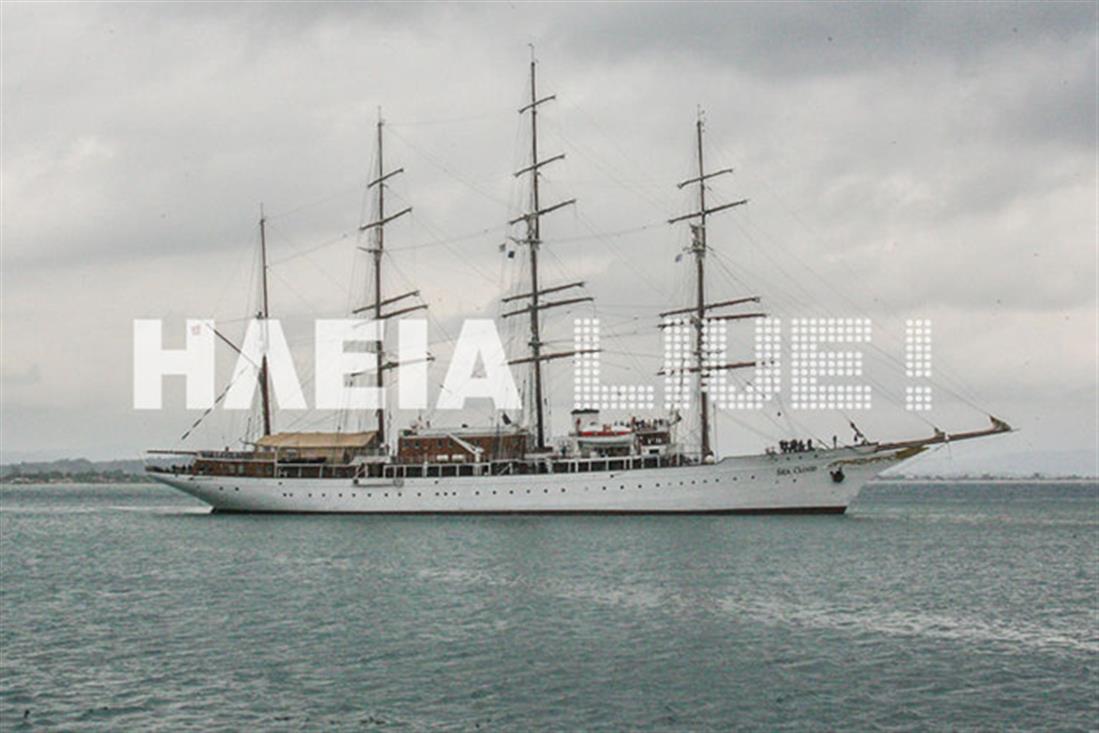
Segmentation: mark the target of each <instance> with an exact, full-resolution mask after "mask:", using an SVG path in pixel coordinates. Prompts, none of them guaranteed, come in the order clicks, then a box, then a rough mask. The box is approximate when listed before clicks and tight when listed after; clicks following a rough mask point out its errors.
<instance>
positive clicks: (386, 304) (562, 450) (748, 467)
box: [149, 59, 1011, 514]
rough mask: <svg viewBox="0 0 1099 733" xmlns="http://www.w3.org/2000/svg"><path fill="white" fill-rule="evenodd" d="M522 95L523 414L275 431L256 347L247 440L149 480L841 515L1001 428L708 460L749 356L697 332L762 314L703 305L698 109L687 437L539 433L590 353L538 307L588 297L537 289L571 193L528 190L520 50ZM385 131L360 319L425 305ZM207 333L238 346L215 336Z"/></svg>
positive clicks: (413, 505)
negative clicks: (913, 462) (254, 398)
mask: <svg viewBox="0 0 1099 733" xmlns="http://www.w3.org/2000/svg"><path fill="white" fill-rule="evenodd" d="M529 91H530V100H529V103H528V104H526V105H525V106H523V107H522V108H521V109H520V110H519V113H520V115H529V120H530V132H531V147H530V161H529V165H527V166H526V167H524V168H523V169H522V170H520V171H518V172H517V173H516V174H515V175H516V176H517V177H518V176H527V177H528V180H529V182H530V189H529V192H530V197H529V209H528V210H527V211H526V212H525V213H523V214H522V215H521V216H519V217H517V218H515V219H513V220H512V221H510V222H509V225H520V226H523V227H524V228H525V236H523V237H520V238H517V239H516V240H515V241H516V243H517V244H518V245H519V246H521V247H522V248H525V250H526V255H527V256H528V257H529V278H530V279H529V289H526V290H525V292H522V293H518V294H515V295H510V296H507V297H505V298H503V301H504V303H505V304H515V305H514V307H511V306H509V307H511V310H508V311H507V312H504V313H502V314H501V317H503V318H510V317H525V318H526V320H527V321H528V323H529V342H528V346H529V353H528V354H526V355H524V356H522V357H519V358H516V359H513V360H512V361H511V362H510V364H511V365H516V366H522V367H525V368H527V369H529V370H530V375H529V384H530V386H531V389H530V390H529V399H528V403H529V404H528V406H527V409H526V410H525V420H523V421H522V422H521V423H519V424H517V423H513V422H512V421H511V420H510V419H509V418H508V417H507V415H506V414H500V415H499V416H498V417H499V418H500V419H499V420H498V421H497V423H496V424H495V425H492V426H486V427H470V426H468V425H462V426H461V427H449V428H447V427H434V428H433V427H430V426H427V425H424V424H422V423H421V422H420V421H417V422H416V423H415V424H414V425H412V426H411V427H408V428H405V429H402V430H400V431H399V433H398V434H397V435H396V436H395V440H392V439H390V437H389V436H388V435H387V412H386V409H385V408H384V407H379V408H378V409H377V410H376V412H375V415H374V418H375V427H374V429H373V430H368V431H359V432H342V431H341V432H312V433H309V432H274V431H273V418H272V406H271V398H270V390H269V374H268V360H267V357H266V356H263V357H262V360H261V362H260V364H258V382H259V393H260V410H261V415H262V435H261V436H260V437H258V439H256V440H255V441H254V442H253V443H250V444H249V445H248V449H247V450H238V451H234V450H228V449H226V450H224V451H206V450H198V451H185V450H167V451H150V453H155V454H173V455H179V456H183V457H184V458H185V460H184V461H183V462H182V463H181V464H179V465H173V466H170V467H163V466H150V467H149V475H150V476H151V477H152V478H153V479H155V480H157V481H159V482H161V483H163V484H166V485H168V486H170V487H173V488H175V489H178V490H180V491H183V492H185V493H187V494H190V495H191V496H194V497H196V498H198V499H200V500H201V501H203V502H205V503H207V504H209V505H210V506H212V507H213V509H214V511H218V512H294V513H326V512H327V513H556V512H561V513H568V512H586V513H674V512H686V513H703V512H712V513H837V514H839V513H843V512H845V511H846V510H847V507H848V506H849V505H850V503H851V501H852V500H853V499H854V498H855V497H856V495H857V494H858V493H859V491H860V489H861V488H862V486H863V485H864V484H865V483H866V482H868V481H870V480H871V479H873V478H874V477H876V476H877V475H879V474H880V473H881V472H883V471H884V470H886V469H888V468H890V467H892V466H896V465H897V464H899V463H900V462H902V461H905V460H907V459H910V458H912V457H914V456H916V455H918V454H920V453H922V452H924V451H926V450H928V449H929V448H931V447H932V446H936V445H940V444H943V443H947V442H956V441H960V440H966V439H972V438H979V437H985V436H989V435H994V434H998V433H1004V432H1008V431H1010V430H1011V428H1010V426H1008V425H1007V424H1006V423H1004V422H1003V421H1001V420H998V419H996V418H994V417H991V416H990V420H991V423H992V425H991V427H990V428H988V429H983V430H974V431H969V432H962V433H955V434H952V435H948V434H946V433H943V432H940V431H938V430H936V431H935V433H934V435H932V436H930V437H923V438H916V439H911V440H901V441H895V442H872V441H869V440H867V439H865V438H864V437H862V436H861V435H860V434H859V433H858V431H857V429H856V435H857V439H856V441H855V442H854V443H852V444H847V445H840V444H839V443H838V442H837V441H835V440H833V444H832V445H825V444H823V443H821V442H819V441H812V440H805V441H801V440H789V441H780V442H779V445H776V446H775V447H773V448H767V449H766V450H765V451H764V452H763V453H760V454H756V455H739V456H730V457H724V458H721V457H718V456H716V455H715V452H714V448H713V445H712V439H713V425H712V416H711V407H712V404H711V403H712V399H711V396H710V395H709V393H708V383H709V380H710V379H712V378H713V376H714V375H715V374H718V373H720V372H723V371H727V370H734V369H751V368H755V367H757V366H760V365H757V364H756V363H755V362H754V361H743V362H734V363H725V364H721V363H715V360H714V358H713V356H714V354H713V353H712V352H711V350H710V349H708V348H707V345H706V339H705V338H704V332H705V329H706V328H707V326H708V324H712V323H718V322H722V321H730V320H741V319H753V318H760V317H763V316H765V314H764V313H756V312H752V313H745V312H739V311H735V310H734V311H732V312H729V311H728V310H726V309H728V308H736V307H737V306H740V305H744V304H747V303H756V302H759V300H760V299H759V298H758V297H740V298H732V299H728V300H722V301H710V300H708V295H707V293H708V289H707V279H706V257H707V253H708V252H712V250H711V249H710V245H709V244H708V243H707V236H706V234H707V221H708V219H709V217H711V216H712V215H714V214H717V213H719V212H721V211H724V210H727V209H732V208H734V207H737V206H742V205H744V204H746V203H747V200H746V199H744V200H739V201H733V202H730V203H724V204H719V205H710V204H708V202H707V200H706V192H707V182H708V181H710V180H711V179H713V178H716V177H718V176H721V175H724V174H727V173H730V172H731V169H723V170H715V171H708V170H707V169H706V167H705V163H704V154H703V119H702V116H701V114H700V115H699V119H698V121H697V123H696V125H695V130H694V133H695V135H694V137H695V144H696V148H697V172H696V175H694V176H693V177H692V178H690V179H688V180H686V181H683V182H681V183H680V184H679V186H678V187H679V188H680V189H683V188H687V187H693V188H695V189H696V190H697V209H696V210H695V211H692V212H691V213H687V214H684V215H682V216H678V217H675V218H673V219H671V220H669V223H670V224H674V223H677V222H681V221H683V222H688V224H689V227H690V233H691V239H690V242H691V243H690V246H689V248H688V254H690V256H691V257H692V258H693V262H694V283H693V285H694V287H693V290H694V298H693V301H694V302H693V303H691V304H690V305H688V306H685V307H681V308H675V309H673V310H670V311H667V312H665V313H662V314H660V315H661V318H663V319H664V321H663V323H661V324H660V327H662V328H663V327H680V328H682V329H686V330H688V331H689V332H690V340H691V346H692V348H691V349H690V354H689V357H688V358H687V359H684V360H680V361H679V362H678V363H673V364H671V365H666V366H665V370H664V372H663V373H674V374H675V375H676V377H677V379H678V380H679V381H680V383H681V384H682V385H686V386H687V387H688V388H689V390H690V391H691V393H692V395H691V404H692V406H694V407H695V409H694V410H693V412H694V413H695V415H694V416H692V417H693V418H694V419H697V425H696V430H697V432H696V434H697V436H698V440H697V445H690V446H688V445H687V442H686V441H681V440H679V438H678V435H679V434H680V433H681V432H684V430H683V428H684V422H685V421H684V420H682V418H681V417H680V415H679V413H678V412H671V413H670V414H669V415H668V416H666V417H664V418H655V419H654V418H641V417H637V416H632V417H628V418H627V419H624V420H618V421H607V420H605V419H602V418H601V416H600V413H599V411H598V410H595V409H591V408H590V407H583V408H582V409H576V410H573V411H572V414H571V417H572V420H571V423H572V424H571V429H570V432H569V434H568V435H566V436H563V437H561V438H559V439H556V440H552V439H551V438H550V436H549V435H548V431H547V420H546V410H545V406H546V404H547V395H546V390H545V380H544V375H543V371H544V365H545V364H546V363H547V362H551V361H555V360H559V359H565V358H568V357H572V358H573V359H574V360H575V359H578V358H579V357H581V356H583V355H584V354H587V353H591V352H595V351H598V349H597V348H591V349H581V348H579V347H578V348H577V349H575V350H572V351H553V352H551V351H546V350H544V347H545V346H546V344H547V341H546V340H545V339H544V338H543V336H542V333H541V328H542V314H543V312H545V311H546V310H549V309H552V308H557V307H562V306H568V305H572V304H576V303H581V302H587V301H591V300H592V298H591V297H588V296H574V297H562V296H560V295H556V294H558V293H562V292H563V291H567V290H572V289H574V288H578V287H582V286H583V283H578V282H576V283H566V284H561V285H550V286H546V285H545V284H544V283H543V282H542V281H541V279H540V275H539V250H540V246H541V244H542V219H543V217H545V216H546V215H548V214H550V213H552V212H554V211H557V210H559V209H562V208H564V207H566V206H569V205H571V204H573V203H575V199H572V200H567V201H561V202H556V203H552V204H548V205H545V204H543V202H542V200H541V195H540V191H539V177H540V170H541V169H542V168H543V167H544V166H547V165H549V164H551V163H554V162H555V161H558V160H560V159H562V158H564V155H553V156H548V157H540V153H539V149H538V113H539V108H540V107H541V105H543V104H545V103H547V102H549V101H551V100H553V99H554V98H555V96H554V95H549V96H543V97H539V96H538V89H537V78H536V63H535V61H534V60H533V59H532V60H531V63H530V90H529ZM384 128H385V125H384V121H383V120H382V119H381V118H380V116H379V120H378V123H377V155H376V164H377V169H376V174H375V175H374V177H373V179H372V180H371V181H370V182H369V183H368V184H367V189H368V191H371V192H372V195H373V196H374V197H375V199H374V204H375V209H374V211H375V213H376V218H375V220H374V221H371V222H368V223H366V224H364V225H362V226H361V227H360V232H362V233H364V234H365V235H366V236H368V238H369V241H370V246H369V247H368V248H366V249H367V252H368V254H369V256H370V261H371V266H372V302H371V303H369V304H368V305H365V306H363V307H361V308H356V309H354V310H353V313H355V314H363V313H368V314H369V315H370V316H371V317H372V319H373V320H376V321H380V322H383V323H386V322H390V321H392V320H394V319H397V318H400V317H401V316H404V315H407V314H411V313H414V312H417V311H421V310H423V309H425V308H427V304H426V303H425V302H416V301H417V299H418V298H419V296H420V293H419V291H415V290H414V291H410V292H405V293H400V294H396V295H387V293H386V291H385V288H384V287H383V286H384V280H383V253H384V251H385V250H384V247H385V227H386V225H387V224H389V223H390V222H392V221H394V220H395V219H398V218H400V217H402V216H404V215H406V214H408V213H410V212H411V208H410V207H406V208H403V209H401V210H399V211H396V212H392V213H387V211H386V199H385V191H386V188H387V181H389V180H390V179H391V178H392V177H394V176H396V175H398V174H399V173H401V172H403V169H401V168H397V169H394V170H386V168H385V165H384V158H383V134H384ZM259 229H260V250H261V270H262V273H263V277H262V291H261V297H262V300H261V304H262V309H261V312H260V313H259V317H260V318H261V319H267V318H268V317H269V315H270V314H269V310H268V298H267V269H268V265H267V243H266V219H265V217H264V216H263V214H262V213H261V216H260V222H259ZM546 296H552V297H550V298H547V297H546ZM218 336H219V337H220V338H221V339H222V340H223V341H225V342H226V343H228V344H229V345H230V346H231V347H232V348H234V349H236V350H237V351H238V352H239V349H238V348H237V347H236V346H235V345H234V344H233V343H232V342H231V341H230V340H229V339H227V338H226V337H225V336H224V335H222V334H221V333H218ZM386 353H387V352H386V351H385V349H384V345H381V344H380V345H379V346H378V348H375V349H374V355H375V363H374V367H375V368H374V369H373V370H372V376H373V378H374V381H375V386H376V387H377V388H379V389H384V388H385V386H386V381H385V380H386V374H387V372H389V371H390V370H392V369H393V368H395V367H398V366H400V363H397V362H394V361H390V360H387V358H386ZM428 358H430V357H428ZM360 376H362V375H360Z"/></svg>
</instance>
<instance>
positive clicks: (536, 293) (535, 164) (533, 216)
mask: <svg viewBox="0 0 1099 733" xmlns="http://www.w3.org/2000/svg"><path fill="white" fill-rule="evenodd" d="M536 69H537V61H536V60H535V58H534V47H533V46H532V47H531V53H530V104H528V105H526V106H524V107H523V108H522V109H520V110H519V114H520V115H522V114H523V113H525V112H530V165H529V166H527V167H526V168H523V169H522V170H520V171H518V172H516V173H515V176H516V177H519V176H521V175H523V174H524V173H530V174H531V187H530V188H531V194H530V211H529V212H527V213H525V214H523V215H522V216H519V217H517V218H515V219H512V220H511V221H510V222H509V224H517V223H519V222H521V221H525V222H526V225H527V231H526V239H525V240H524V242H523V243H524V244H526V245H527V246H528V248H529V249H530V292H529V293H524V294H523V295H520V296H513V297H511V298H505V299H504V300H505V302H506V301H509V300H516V299H519V298H530V305H529V306H527V307H526V308H521V309H520V310H517V311H512V312H509V313H504V314H503V317H508V316H513V315H519V314H521V313H530V357H528V358H524V359H516V360H514V361H512V362H511V363H512V364H520V363H525V362H530V364H531V367H532V370H533V375H532V376H533V381H534V389H533V391H534V398H533V399H534V415H535V441H536V445H535V449H536V450H542V449H544V448H545V447H546V425H545V405H544V402H543V396H542V362H543V361H548V360H550V359H559V358H561V357H565V356H571V355H572V354H573V353H575V352H572V351H569V352H563V353H555V354H543V353H542V337H541V332H540V323H539V319H540V312H541V311H542V310H545V309H546V308H553V307H555V306H561V305H568V304H570V303H579V302H582V301H587V300H591V298H590V297H584V298H572V299H569V300H565V301H554V302H552V303H550V302H542V301H541V300H540V296H542V295H544V294H546V293H548V292H555V291H559V290H564V289H566V288H571V287H579V286H581V285H583V283H570V284H569V285H564V286H558V287H555V288H547V289H545V290H539V289H538V288H539V285H538V248H539V247H540V246H541V244H542V230H541V217H542V215H543V214H548V213H550V212H551V211H556V210H557V209H560V208H562V207H565V206H568V205H570V204H574V203H576V199H569V200H568V201H562V202H561V203H558V204H554V205H553V206H548V207H546V208H544V209H543V208H542V206H541V200H540V198H539V192H538V176H539V172H538V171H539V169H540V168H541V167H542V166H544V165H546V164H548V163H552V162H554V161H557V160H561V159H562V158H564V157H565V156H564V154H563V153H562V154H560V155H554V156H552V157H550V158H546V159H545V160H539V159H538V107H539V105H541V104H543V103H545V102H549V101H550V100H553V99H556V98H557V95H556V94H551V95H549V96H547V97H542V98H541V99H539V98H538V87H537V77H536Z"/></svg>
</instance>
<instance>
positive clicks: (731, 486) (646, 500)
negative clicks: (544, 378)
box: [151, 448, 911, 514]
mask: <svg viewBox="0 0 1099 733" xmlns="http://www.w3.org/2000/svg"><path fill="white" fill-rule="evenodd" d="M910 455H911V451H899V450H896V451H892V450H891V451H874V450H873V449H869V450H868V449H865V448H840V449H836V450H821V451H812V452H804V453H783V454H777V455H769V454H765V455H757V456H741V457H733V458H726V459H723V460H721V461H718V462H716V463H712V464H703V465H695V466H683V467H677V468H650V469H637V470H629V471H599V472H582V473H555V474H524V475H515V476H463V477H443V478H405V479H359V480H357V481H356V480H353V479H333V478H324V479H301V478H280V479H275V478H249V477H244V476H241V477H233V476H204V475H190V474H155V473H154V474H151V475H152V477H153V478H155V479H156V480H157V481H159V482H161V483H164V484H167V485H168V486H171V487H173V488H175V489H178V490H180V491H183V492H186V493H187V494H190V495H191V496H194V497H196V498H198V499H200V500H201V501H203V502H205V503H207V504H209V505H210V506H212V507H213V508H214V510H215V511H217V512H262V513H312V514H325V513H328V514H552V513H588V514H662V513H715V514H738V513H739V514H759V513H775V514H781V513H834V514H842V513H843V512H845V511H846V510H847V507H848V505H849V504H850V503H851V501H853V500H854V498H855V497H856V496H857V495H858V493H859V490H860V489H861V488H862V486H863V485H864V484H865V483H866V482H867V481H869V480H871V479H873V478H874V477H875V476H876V475H878V474H879V473H881V472H882V471H884V470H885V469H886V468H889V467H890V466H893V465H895V464H896V463H898V462H899V461H901V460H904V459H906V458H908V457H910Z"/></svg>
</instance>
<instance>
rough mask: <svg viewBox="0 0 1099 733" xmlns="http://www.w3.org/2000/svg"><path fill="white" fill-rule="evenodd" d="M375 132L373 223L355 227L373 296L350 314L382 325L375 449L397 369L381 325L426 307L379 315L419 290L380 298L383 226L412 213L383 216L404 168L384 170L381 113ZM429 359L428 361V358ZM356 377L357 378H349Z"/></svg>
mask: <svg viewBox="0 0 1099 733" xmlns="http://www.w3.org/2000/svg"><path fill="white" fill-rule="evenodd" d="M376 130H377V143H376V144H377V150H376V156H375V157H376V167H375V173H374V178H373V179H371V180H370V181H369V182H367V184H366V190H367V192H368V194H369V192H370V191H373V192H374V197H375V198H374V213H375V217H376V218H375V219H374V220H373V221H370V222H367V223H365V224H362V225H361V226H360V227H359V232H360V233H369V234H370V240H371V241H370V244H369V245H368V246H366V247H359V249H361V250H363V251H364V252H366V253H367V254H368V255H370V262H371V290H372V293H373V298H374V301H373V302H372V303H370V304H368V305H364V306H362V307H360V308H355V309H353V310H352V311H351V312H352V313H353V314H356V315H357V314H360V313H369V314H370V315H371V316H372V317H373V319H374V320H375V321H377V322H379V323H381V324H382V326H381V328H382V332H381V335H380V338H379V341H378V343H377V344H375V347H374V386H375V387H376V388H377V390H378V392H379V394H380V395H382V396H381V399H380V400H379V403H378V407H377V409H375V411H374V418H375V421H376V427H375V430H376V431H377V444H378V445H379V446H384V445H385V439H386V438H385V432H386V431H385V423H386V409H385V396H384V390H385V373H386V371H388V370H389V369H392V368H394V367H397V366H400V364H399V363H397V362H396V361H387V360H386V358H385V322H386V321H388V320H389V319H390V318H395V317H397V316H401V315H404V314H406V313H412V312H414V311H418V310H423V309H425V308H427V304H426V303H419V304H417V305H412V306H406V307H401V308H397V309H395V310H390V311H389V312H383V309H384V307H385V306H388V305H392V304H394V303H398V302H400V301H403V300H406V299H408V298H413V297H417V296H419V295H420V291H419V290H412V291H409V292H407V293H401V294H400V295H396V296H392V297H389V298H386V297H385V296H384V295H383V292H384V290H383V278H382V260H383V255H384V254H385V226H386V224H388V223H390V222H391V221H393V220H395V219H399V218H400V217H402V216H405V215H406V214H410V213H412V207H411V206H406V207H405V208H403V209H401V210H399V211H397V212H395V213H392V214H386V209H385V189H386V187H387V183H386V181H388V180H389V179H391V178H393V177H394V176H396V175H398V174H401V173H404V168H395V169H393V170H391V171H386V169H385V158H384V153H385V147H384V136H383V132H384V130H385V119H384V118H383V117H382V112H381V109H379V110H378V122H377V125H376ZM429 358H430V357H429ZM352 376H358V375H352Z"/></svg>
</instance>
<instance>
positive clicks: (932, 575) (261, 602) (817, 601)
mask: <svg viewBox="0 0 1099 733" xmlns="http://www.w3.org/2000/svg"><path fill="white" fill-rule="evenodd" d="M1097 667H1099V487H1097V486H1096V485H1095V484H1076V485H1039V484H1033V485H1021V484H1015V485H1006V484H989V485H980V484H956V485H943V484H939V485H914V484H906V485H899V484H879V485H877V486H871V487H868V488H867V489H864V491H863V494H862V496H861V497H860V498H859V499H858V500H857V502H856V503H855V504H854V505H853V506H852V509H851V511H850V512H849V513H848V515H847V516H840V517H824V516H806V517H796V516H754V517H737V516H512V517H501V516H483V517H480V516H401V517H384V516H273V515H262V516H261V515H210V514H208V513H207V510H206V509H205V508H204V507H203V506H202V505H200V504H198V503H197V502H195V501H193V500H191V499H189V498H188V497H186V496H183V495H180V494H177V493H174V492H172V491H170V490H168V489H166V488H161V487H156V486H136V485H134V486H118V487H113V486H111V487H108V486H83V487H59V486H26V487H24V486H19V487H7V488H4V489H2V490H0V728H2V729H3V730H5V731H7V730H21V729H28V730H30V729H40V728H41V729H59V730H84V729H86V730H181V729H194V730H249V729H251V730H318V729H320V730H347V729H355V730H363V729H392V730H484V731H492V730H518V731H527V730H565V731H575V730H638V731H642V730H668V731H695V730H697V731H705V730H728V729H758V730H776V729H782V728H790V729H813V730H842V729H847V730H850V729H888V730H910V729H911V730H923V729H1002V728H1009V729H1035V728H1041V729H1065V730H1071V729H1078V730H1086V729H1095V728H1096V727H1097V726H1099V679H1097V675H1096V670H1097Z"/></svg>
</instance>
